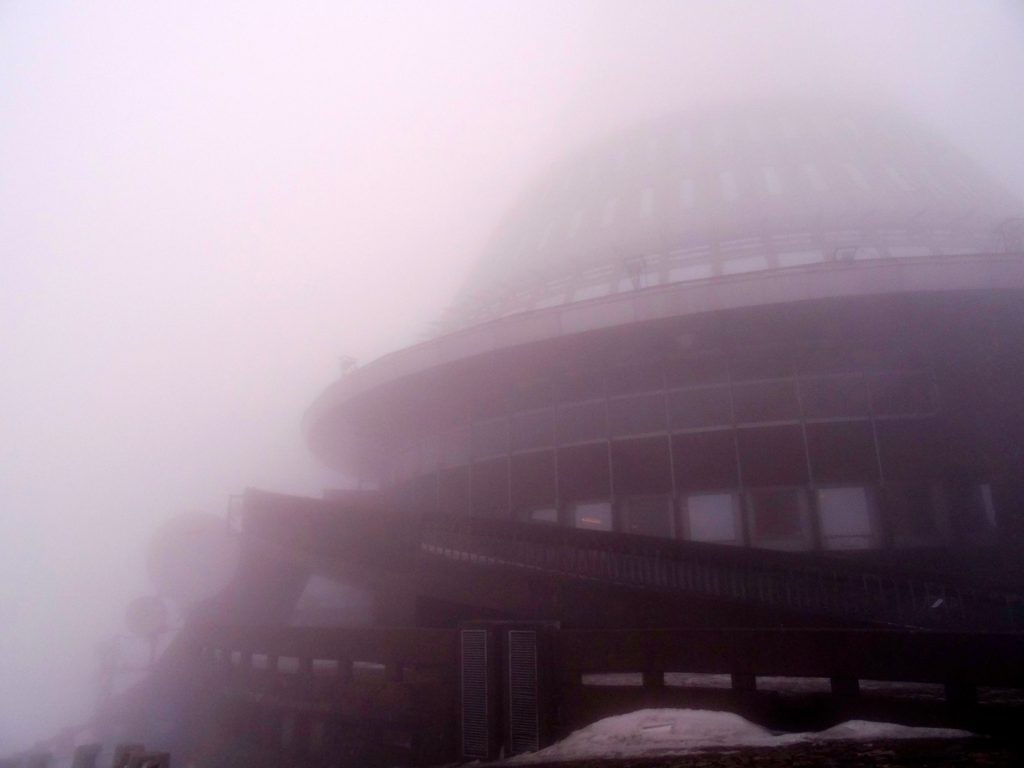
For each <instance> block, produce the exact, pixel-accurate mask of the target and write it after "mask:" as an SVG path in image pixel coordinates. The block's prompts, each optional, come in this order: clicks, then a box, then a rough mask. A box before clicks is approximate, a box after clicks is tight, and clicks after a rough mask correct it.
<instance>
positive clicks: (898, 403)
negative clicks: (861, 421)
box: [871, 373, 934, 416]
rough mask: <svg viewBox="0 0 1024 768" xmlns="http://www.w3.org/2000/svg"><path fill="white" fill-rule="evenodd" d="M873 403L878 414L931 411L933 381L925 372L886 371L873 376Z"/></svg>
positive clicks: (888, 414)
mask: <svg viewBox="0 0 1024 768" xmlns="http://www.w3.org/2000/svg"><path fill="white" fill-rule="evenodd" d="M871 405H872V407H873V408H874V411H875V414H876V415H878V416H901V415H908V414H924V413H930V412H931V411H932V409H933V408H934V402H933V398H932V383H931V380H930V378H929V377H928V376H927V375H926V374H923V373H909V374H908V373H886V374H881V375H878V376H872V377H871Z"/></svg>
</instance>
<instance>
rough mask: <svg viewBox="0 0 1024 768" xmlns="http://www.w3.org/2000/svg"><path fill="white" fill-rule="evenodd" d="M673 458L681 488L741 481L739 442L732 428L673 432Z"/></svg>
mask: <svg viewBox="0 0 1024 768" xmlns="http://www.w3.org/2000/svg"><path fill="white" fill-rule="evenodd" d="M672 461H673V462H674V464H675V467H674V471H675V479H676V487H678V488H686V489H690V490H695V491H696V490H705V489H719V488H734V487H735V486H737V485H738V484H739V475H738V474H737V471H736V442H735V438H734V436H733V433H732V432H731V431H729V430H720V431H717V432H690V433H688V434H685V435H674V436H673V437H672Z"/></svg>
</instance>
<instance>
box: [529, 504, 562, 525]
mask: <svg viewBox="0 0 1024 768" xmlns="http://www.w3.org/2000/svg"><path fill="white" fill-rule="evenodd" d="M525 519H526V520H527V521H528V522H547V523H557V522H558V510H557V509H555V508H554V507H543V508H541V509H531V510H529V512H528V513H527V514H526V516H525Z"/></svg>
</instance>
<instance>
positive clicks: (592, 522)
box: [572, 501, 612, 531]
mask: <svg viewBox="0 0 1024 768" xmlns="http://www.w3.org/2000/svg"><path fill="white" fill-rule="evenodd" d="M572 519H573V525H575V526H576V527H577V528H589V529H591V530H595V531H610V530H611V529H612V505H611V502H609V501H587V502H582V503H579V504H576V505H575V506H574V507H573V509H572Z"/></svg>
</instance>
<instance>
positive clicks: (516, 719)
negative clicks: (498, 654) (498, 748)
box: [508, 630, 540, 755]
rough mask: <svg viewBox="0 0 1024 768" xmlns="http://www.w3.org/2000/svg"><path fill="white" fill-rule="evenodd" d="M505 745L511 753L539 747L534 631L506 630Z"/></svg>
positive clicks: (529, 750) (535, 641)
mask: <svg viewBox="0 0 1024 768" xmlns="http://www.w3.org/2000/svg"><path fill="white" fill-rule="evenodd" d="M508 746H509V751H510V752H511V754H513V755H518V754H519V753H520V752H534V751H536V750H537V749H538V747H539V746H540V721H539V712H538V702H537V633H536V632H535V631H532V630H531V631H526V630H509V633H508Z"/></svg>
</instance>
